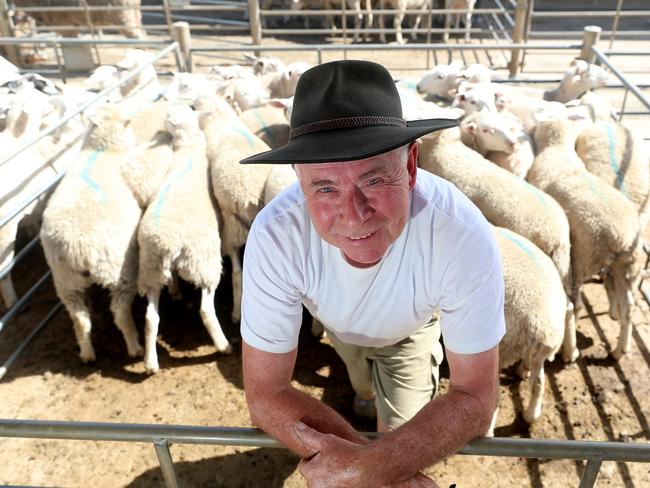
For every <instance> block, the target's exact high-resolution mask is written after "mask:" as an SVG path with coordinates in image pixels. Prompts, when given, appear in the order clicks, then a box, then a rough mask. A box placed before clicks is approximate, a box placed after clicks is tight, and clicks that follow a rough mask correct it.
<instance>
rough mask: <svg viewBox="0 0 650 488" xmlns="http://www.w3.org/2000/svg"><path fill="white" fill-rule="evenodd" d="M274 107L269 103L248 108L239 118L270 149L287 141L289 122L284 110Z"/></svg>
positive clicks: (274, 105)
mask: <svg viewBox="0 0 650 488" xmlns="http://www.w3.org/2000/svg"><path fill="white" fill-rule="evenodd" d="M276 105H277V104H273V103H269V104H268V105H265V106H262V107H253V108H249V109H248V110H244V112H242V114H241V115H240V116H239V118H240V119H241V120H242V122H244V124H245V125H246V127H248V129H249V130H250V131H251V132H252V133H253V134H255V135H256V136H257V137H259V138H260V139H262V140H263V141H264V142H265V143H266V144H267V145H268V146H269V147H270V148H271V149H275V148H277V147H281V146H284V145H285V144H286V143H287V142H288V141H289V121H288V120H287V117H286V115H285V110H284V108H279V107H277V106H276Z"/></svg>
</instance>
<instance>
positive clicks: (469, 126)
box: [463, 121, 478, 132]
mask: <svg viewBox="0 0 650 488" xmlns="http://www.w3.org/2000/svg"><path fill="white" fill-rule="evenodd" d="M463 127H464V128H465V129H466V130H467V132H476V131H477V130H478V124H477V123H476V122H474V121H471V122H467V123H466V124H464V125H463Z"/></svg>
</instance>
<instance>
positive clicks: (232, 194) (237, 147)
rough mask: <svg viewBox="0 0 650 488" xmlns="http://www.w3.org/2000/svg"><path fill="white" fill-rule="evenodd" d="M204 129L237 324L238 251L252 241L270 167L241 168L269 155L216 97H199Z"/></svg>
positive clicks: (238, 307)
mask: <svg viewBox="0 0 650 488" xmlns="http://www.w3.org/2000/svg"><path fill="white" fill-rule="evenodd" d="M196 106H197V109H198V110H200V111H201V112H202V116H201V128H202V129H203V132H204V133H205V135H206V138H207V144H208V145H207V155H208V161H209V164H210V181H211V182H212V191H213V192H214V196H215V198H216V200H217V204H218V206H219V209H220V211H221V215H222V220H223V225H222V230H221V251H222V254H225V255H227V256H229V257H230V260H231V262H232V287H233V311H232V313H231V318H232V320H233V322H239V320H240V318H241V286H242V281H241V279H242V277H241V273H242V268H241V262H240V258H239V248H240V247H241V246H243V245H244V244H245V242H246V238H247V237H248V231H249V229H250V226H251V225H252V222H253V219H254V218H255V216H256V215H257V213H258V212H259V211H260V210H261V209H262V207H263V205H264V187H265V184H266V181H267V178H268V175H269V172H270V171H271V166H270V165H263V164H262V165H241V164H239V161H240V160H241V159H243V158H245V157H247V156H249V155H251V154H254V153H258V152H262V151H265V150H268V149H269V147H268V146H267V145H266V144H264V142H263V141H262V140H260V139H259V138H258V137H257V136H255V135H254V134H252V133H251V132H250V131H249V130H248V128H247V127H246V126H245V125H244V124H243V123H242V122H241V120H239V118H238V117H237V114H236V113H235V112H234V110H233V109H232V108H231V107H230V106H229V105H228V104H227V102H225V101H224V100H222V99H220V98H218V97H212V98H200V99H199V100H197V104H196Z"/></svg>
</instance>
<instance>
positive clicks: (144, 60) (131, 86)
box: [115, 49, 161, 101]
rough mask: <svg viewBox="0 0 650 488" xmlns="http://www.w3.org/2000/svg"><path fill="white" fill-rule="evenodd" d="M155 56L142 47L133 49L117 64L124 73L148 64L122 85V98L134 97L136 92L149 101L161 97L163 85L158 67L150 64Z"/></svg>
mask: <svg viewBox="0 0 650 488" xmlns="http://www.w3.org/2000/svg"><path fill="white" fill-rule="evenodd" d="M153 58H154V55H153V54H151V53H148V52H146V51H143V50H142V49H131V50H129V51H128V52H127V53H126V56H125V57H124V58H122V59H121V60H119V61H118V62H117V63H116V64H115V67H116V68H117V69H118V70H119V71H122V73H124V72H125V71H133V70H135V69H138V68H140V67H142V66H145V65H148V66H147V67H146V68H144V69H143V70H142V71H140V73H138V75H137V76H135V77H134V78H132V79H131V80H129V82H128V83H126V84H124V85H122V86H121V87H120V95H121V96H122V98H132V97H133V95H134V94H135V93H139V94H140V95H139V96H138V97H139V98H140V97H142V98H144V99H146V100H149V101H154V100H157V99H158V98H159V97H160V93H161V87H160V84H159V83H158V75H157V73H156V68H155V66H154V65H153V64H150V63H151V61H152V60H153ZM123 76H125V75H124V74H122V75H121V76H120V78H121V77H123Z"/></svg>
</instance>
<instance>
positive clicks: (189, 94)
mask: <svg viewBox="0 0 650 488" xmlns="http://www.w3.org/2000/svg"><path fill="white" fill-rule="evenodd" d="M217 85H218V82H217V81H216V80H214V79H212V78H210V77H208V76H206V75H203V74H200V73H179V72H175V73H174V78H173V79H172V81H171V83H170V84H169V85H167V88H166V89H165V91H164V92H163V94H162V96H163V98H164V99H165V100H168V101H170V102H177V101H187V102H190V103H194V101H195V100H196V99H197V98H198V97H199V96H200V95H204V94H205V95H208V94H214V93H216V91H217Z"/></svg>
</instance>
